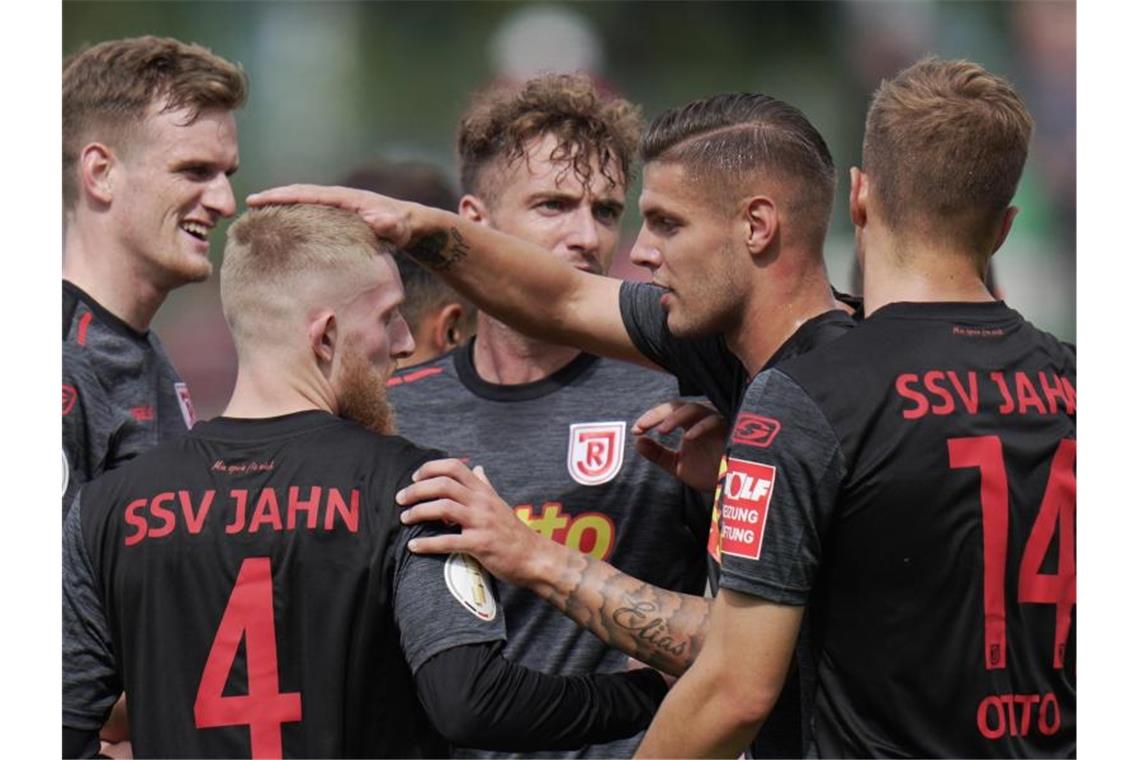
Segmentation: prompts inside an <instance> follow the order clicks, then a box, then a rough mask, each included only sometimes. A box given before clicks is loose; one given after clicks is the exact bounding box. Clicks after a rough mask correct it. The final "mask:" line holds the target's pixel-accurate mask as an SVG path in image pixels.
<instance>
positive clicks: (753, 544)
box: [718, 457, 776, 559]
mask: <svg viewBox="0 0 1140 760" xmlns="http://www.w3.org/2000/svg"><path fill="white" fill-rule="evenodd" d="M775 485H776V468H775V467H771V466H769V465H766V464H760V463H759V462H749V461H747V460H745V459H734V458H732V457H729V459H728V471H727V472H726V473H725V475H724V483H723V485H722V486H721V492H720V493H721V498H720V499H718V503H719V504H720V552H721V554H731V555H732V556H734V557H743V558H745V559H759V558H760V544H761V543H762V542H763V540H764V525H765V523H766V522H767V519H768V503H769V501H771V499H772V489H773V488H774V487H775Z"/></svg>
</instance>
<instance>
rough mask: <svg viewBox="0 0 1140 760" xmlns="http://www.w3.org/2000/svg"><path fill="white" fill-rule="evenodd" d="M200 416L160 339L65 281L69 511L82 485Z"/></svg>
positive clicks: (65, 481)
mask: <svg viewBox="0 0 1140 760" xmlns="http://www.w3.org/2000/svg"><path fill="white" fill-rule="evenodd" d="M194 422H195V420H194V407H193V405H192V404H191V402H190V394H189V391H188V390H187V389H186V384H185V383H183V382H182V379H181V378H180V377H179V376H178V373H177V372H176V371H175V370H174V367H173V365H172V364H171V363H170V359H169V358H168V357H167V355H166V351H165V350H163V348H162V344H161V343H159V341H158V337H157V336H156V335H155V334H154V333H153V332H151V331H147V332H145V333H140V332H138V331H136V330H134V329H133V328H132V327H131V326H130V325H128V324H127V323H125V322H123V321H122V320H121V319H119V318H118V317H116V316H115V315H114V314H112V313H111V312H109V311H107V310H106V309H104V308H103V307H102V306H100V305H99V304H98V303H96V302H95V299H93V298H91V296H89V295H88V294H87V293H84V292H83V291H82V290H80V289H79V288H78V287H76V286H75V285H73V284H72V283H70V282H67V281H64V283H63V513H64V516H66V514H67V509H68V507H70V506H71V503H72V501H73V500H74V498H75V494H76V493H78V491H79V488H80V487H81V486H82V485H83V484H84V483H86V482H87V481H89V480H91V479H92V478H95V477H97V476H98V475H100V474H101V473H104V472H106V471H108V470H113V469H114V468H116V467H118V466H120V465H122V464H123V463H124V462H127V461H129V460H130V459H132V458H134V457H136V456H138V455H139V454H141V453H142V452H144V451H146V450H148V449H150V448H152V447H153V446H155V445H157V444H158V443H160V442H161V441H165V440H168V439H170V438H172V437H174V436H176V435H180V434H182V433H185V432H186V431H187V430H188V429H189V428H190V427H191V426H193V424H194Z"/></svg>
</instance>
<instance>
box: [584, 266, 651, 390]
mask: <svg viewBox="0 0 1140 760" xmlns="http://www.w3.org/2000/svg"><path fill="white" fill-rule="evenodd" d="M621 285H622V281H621V280H618V279H615V278H613V277H603V276H601V275H592V274H585V273H576V276H575V279H574V284H573V288H572V289H571V291H570V294H569V296H568V298H567V299H566V303H565V308H564V309H563V314H562V315H563V319H564V324H563V328H564V329H565V330H566V331H567V332H568V333H569V336H570V338H571V340H572V342H573V343H574V344H575V345H576V346H578V347H580V348H582V349H583V350H585V351H588V352H590V353H592V354H597V355H599V356H608V357H610V358H612V359H620V360H623V361H627V362H632V363H634V364H639V365H641V366H643V367H648V368H649V369H655V370H659V371H660V370H661V369H662V368H661V367H660V366H658V365H657V364H656V363H654V362H653V360H651V359H650V358H649V357H647V356H645V355H644V354H642V353H641V351H639V350H638V348H637V346H636V345H635V344H634V342H633V340H632V339H631V338H630V336H629V331H628V330H627V329H626V326H625V321H624V319H623V318H622V313H621Z"/></svg>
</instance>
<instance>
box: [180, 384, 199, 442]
mask: <svg viewBox="0 0 1140 760" xmlns="http://www.w3.org/2000/svg"><path fill="white" fill-rule="evenodd" d="M174 394H175V395H176V396H178V406H180V407H182V421H183V422H185V423H186V429H187V430H189V429H190V428H192V427H194V423H195V422H197V421H198V415H196V414H194V402H193V401H191V400H190V389H189V388H187V387H186V383H175V384H174Z"/></svg>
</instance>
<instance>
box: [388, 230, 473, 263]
mask: <svg viewBox="0 0 1140 760" xmlns="http://www.w3.org/2000/svg"><path fill="white" fill-rule="evenodd" d="M404 250H405V251H406V252H407V254H408V255H409V256H411V257H412V258H413V259H415V260H416V261H418V262H420V263H421V264H423V265H424V266H426V267H427V268H428V269H431V270H432V271H435V272H445V271H447V270H448V269H451V268H452V267H453V266H455V265H456V264H458V263H460V262H461V261H463V260H464V259H465V258H467V256H468V254H470V253H471V246H470V245H468V243H467V241H466V240H465V239H464V238H463V235H461V234H459V230H458V229H456V228H455V227H452V228H451V229H449V230H439V231H438V232H433V233H431V234H430V235H424V236H423V237H421V238H420V239H418V240H415V241H413V242H412V243H411V244H409V245H408V247H407V248H405V249H404Z"/></svg>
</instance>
